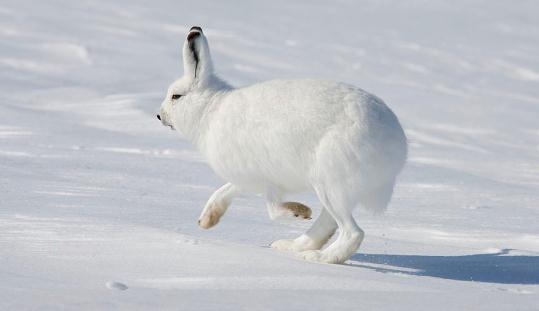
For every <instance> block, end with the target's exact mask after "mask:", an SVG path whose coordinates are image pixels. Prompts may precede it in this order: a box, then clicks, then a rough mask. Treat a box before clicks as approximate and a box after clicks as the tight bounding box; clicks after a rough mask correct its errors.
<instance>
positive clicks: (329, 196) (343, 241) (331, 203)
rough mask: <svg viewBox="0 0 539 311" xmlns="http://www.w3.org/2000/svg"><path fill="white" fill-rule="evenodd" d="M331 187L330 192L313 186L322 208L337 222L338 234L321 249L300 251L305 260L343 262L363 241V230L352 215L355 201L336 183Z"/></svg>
mask: <svg viewBox="0 0 539 311" xmlns="http://www.w3.org/2000/svg"><path fill="white" fill-rule="evenodd" d="M332 188H333V190H334V191H333V192H331V193H328V192H326V189H319V188H315V190H316V193H317V195H318V197H319V199H320V201H321V202H322V204H323V205H324V208H325V209H327V211H328V213H329V214H330V215H331V216H332V217H333V219H334V220H335V222H336V223H337V226H338V228H339V235H338V237H337V240H335V242H333V243H331V245H329V246H328V247H327V248H326V249H324V250H322V251H318V250H311V251H305V252H302V253H301V254H300V257H302V258H303V259H305V260H309V261H316V262H324V263H343V262H345V261H346V260H347V259H348V258H350V257H351V256H352V255H353V254H354V253H355V252H356V251H357V249H358V248H359V246H360V245H361V242H362V241H363V236H364V233H363V230H361V229H360V228H359V227H358V225H357V224H356V222H355V221H354V218H353V216H352V208H353V207H354V206H355V205H357V202H353V201H354V200H353V199H351V198H350V197H349V196H347V195H346V193H345V191H344V189H343V190H339V187H338V186H337V185H333V187H332Z"/></svg>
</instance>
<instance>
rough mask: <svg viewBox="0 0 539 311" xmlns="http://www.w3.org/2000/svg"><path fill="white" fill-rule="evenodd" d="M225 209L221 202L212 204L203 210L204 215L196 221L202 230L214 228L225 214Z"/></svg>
mask: <svg viewBox="0 0 539 311" xmlns="http://www.w3.org/2000/svg"><path fill="white" fill-rule="evenodd" d="M226 208H227V206H226V205H225V204H224V203H223V202H214V203H212V204H211V205H210V206H209V207H208V208H206V209H204V213H203V214H202V216H200V219H199V220H198V225H199V226H200V227H201V228H204V229H209V228H211V227H213V226H215V225H216V224H217V223H218V222H219V219H221V216H223V214H224V213H225V211H226Z"/></svg>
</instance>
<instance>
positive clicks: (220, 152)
mask: <svg viewBox="0 0 539 311" xmlns="http://www.w3.org/2000/svg"><path fill="white" fill-rule="evenodd" d="M190 37H191V40H186V42H185V44H184V48H183V56H184V70H185V73H184V76H183V77H182V78H181V79H179V80H177V81H176V82H174V83H173V84H172V85H171V86H170V88H169V90H168V93H167V96H166V98H165V100H164V101H163V103H162V106H161V110H160V117H161V121H162V122H163V124H164V125H168V126H171V127H173V128H175V129H178V130H179V131H181V132H182V133H183V134H184V135H185V136H186V137H187V138H188V139H189V140H191V141H192V143H193V144H194V145H196V147H198V149H199V150H200V151H201V152H202V153H203V154H204V155H205V156H206V158H207V160H208V162H209V164H210V165H211V167H212V168H213V169H214V170H215V172H216V173H217V174H218V175H219V176H221V177H222V178H223V179H224V180H227V181H228V182H229V184H227V185H225V186H223V187H222V188H221V189H219V190H218V191H216V193H215V194H214V195H212V197H211V198H210V200H209V201H208V204H207V205H206V208H205V209H204V211H203V212H202V214H201V220H204V219H205V217H209V214H210V213H211V211H212V206H220V210H219V211H218V212H214V214H213V217H215V214H216V213H217V214H219V213H220V214H219V215H222V213H224V211H225V210H226V206H228V205H229V203H230V202H231V200H232V197H234V196H235V195H237V194H238V193H239V192H240V189H241V191H242V192H254V193H266V197H267V198H268V208H269V209H270V214H274V213H275V211H271V209H272V208H275V206H278V205H279V203H280V202H281V198H282V196H283V195H285V194H287V193H294V192H299V191H304V190H313V191H315V192H316V194H317V196H318V198H319V199H320V201H321V203H322V205H323V207H324V209H323V211H322V213H321V215H320V216H319V218H318V219H317V220H316V222H315V223H314V225H313V227H312V228H311V229H309V230H308V231H307V232H306V233H305V234H303V235H302V236H300V237H298V238H297V239H295V240H280V241H276V242H274V243H273V244H272V246H273V247H275V248H278V249H290V250H295V251H304V252H303V253H301V257H303V258H305V259H308V260H314V261H320V262H329V263H342V262H344V261H345V260H347V259H348V258H349V257H350V256H351V255H353V254H354V253H355V251H356V250H357V249H358V248H359V245H360V244H361V241H362V240H363V231H362V230H361V229H360V228H359V227H358V226H357V224H356V222H355V221H354V219H353V217H352V210H353V208H355V207H356V206H360V207H362V208H365V209H367V210H371V211H373V212H383V211H384V210H385V208H386V206H387V204H388V202H389V200H390V198H391V194H392V192H393V186H394V184H395V178H396V176H397V175H398V174H399V172H400V171H401V169H402V167H403V165H404V163H405V160H406V154H407V143H406V137H405V135H404V132H403V130H402V128H401V125H400V124H399V121H398V119H397V117H396V116H395V115H394V114H393V112H392V111H391V110H390V109H389V108H388V107H387V106H386V105H385V103H384V102H383V101H382V100H381V99H379V98H378V97H376V96H374V95H372V94H369V93H367V92H365V91H363V90H361V89H359V88H357V87H354V86H351V85H348V84H344V83H337V82H330V81H318V80H273V81H268V82H263V83H258V84H254V85H251V86H248V87H244V88H238V89H234V88H232V87H230V86H229V85H228V84H226V83H225V82H223V81H222V80H220V79H219V78H217V77H216V76H215V75H214V73H213V69H212V68H213V66H212V63H211V57H210V50H209V46H208V42H207V39H206V37H205V36H204V34H203V33H202V31H200V30H198V29H196V28H193V29H192V30H191V31H190ZM174 94H177V95H183V96H182V97H181V98H179V99H176V100H172V95H174ZM223 206H225V207H224V208H223ZM221 211H222V212H221ZM337 227H338V229H339V235H338V238H337V239H336V241H335V242H334V243H332V244H331V245H330V246H328V247H327V248H326V249H325V250H322V251H319V249H320V248H321V247H322V246H323V245H324V243H326V242H327V240H328V239H329V238H330V237H331V235H332V234H333V232H334V231H335V229H336V228H337Z"/></svg>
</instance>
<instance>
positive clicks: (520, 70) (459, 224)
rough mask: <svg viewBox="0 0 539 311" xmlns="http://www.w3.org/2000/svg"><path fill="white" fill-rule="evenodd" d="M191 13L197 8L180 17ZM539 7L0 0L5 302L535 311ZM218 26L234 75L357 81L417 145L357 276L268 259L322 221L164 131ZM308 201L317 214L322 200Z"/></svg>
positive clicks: (538, 296) (223, 55) (432, 2)
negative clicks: (282, 218)
mask: <svg viewBox="0 0 539 311" xmlns="http://www.w3.org/2000/svg"><path fill="white" fill-rule="evenodd" d="M182 2H183V3H182ZM538 15H539V3H538V2H537V1H530V0H523V1H518V2H511V1H480V0H471V1H464V0H459V1H440V0H429V1H396V0H395V1H374V0H373V1H361V2H359V1H352V0H349V1H348V0H338V1H327V2H324V1H306V0H305V1H284V0H275V1H273V0H272V1H239V0H234V1H177V0H174V1H173V0H159V1H139V0H134V1H90V0H87V1H68V0H55V1H53V0H50V1H29V0H2V2H1V3H0V40H1V41H0V42H1V43H0V190H1V196H0V200H1V202H0V309H1V310H23V309H39V310H51V309H128V310H137V309H141V310H142V309H149V310H156V309H160V310H170V309H174V310H178V309H179V310H191V309H193V310H216V309H219V310H271V309H279V310H328V309H331V310H361V309H366V310H403V309H404V310H407V309H410V310H538V309H539V224H538V220H539V203H538V202H539V122H538V121H537V120H538V119H539V58H538V57H537V55H539V22H538V19H537V16H538ZM192 25H200V26H202V27H203V28H204V31H205V33H206V34H207V36H208V38H209V40H210V45H211V48H212V52H213V56H214V61H215V65H216V68H217V70H218V72H219V73H220V74H221V76H222V77H224V78H225V79H227V80H228V81H230V82H231V83H233V84H234V85H237V86H241V85H247V84H250V83H254V82H257V81H262V80H266V79H271V78H300V77H301V78H321V79H331V80H338V81H345V82H349V83H352V84H355V85H357V86H359V87H361V88H364V89H366V90H368V91H370V92H373V93H374V94H376V95H378V96H380V97H382V98H383V99H384V100H385V101H386V102H387V103H388V104H389V105H390V106H391V107H392V108H393V110H394V111H395V112H396V113H397V115H398V116H399V117H400V119H401V122H402V124H403V126H404V128H405V130H406V133H407V135H408V137H409V138H410V141H411V144H410V159H409V161H408V164H407V166H406V168H405V170H404V172H403V174H402V175H401V177H400V180H399V183H398V186H397V188H396V192H395V195H394V198H393V201H392V204H391V206H390V208H389V211H388V213H387V214H386V215H385V216H383V217H375V216H370V215H363V214H358V215H357V219H358V222H359V224H360V226H361V227H362V228H363V229H364V230H365V231H366V238H365V241H364V243H363V245H362V247H361V249H360V251H359V253H357V254H356V255H354V256H353V257H352V259H351V260H349V261H348V262H347V264H345V265H324V264H315V263H308V262H303V261H301V260H299V259H296V258H295V257H294V255H293V254H290V253H284V252H278V251H276V250H272V249H269V248H268V247H267V245H268V244H269V243H270V242H271V241H273V240H276V239H281V238H292V237H295V236H297V235H299V234H300V233H302V232H303V231H304V230H305V229H306V228H308V226H309V225H310V224H311V223H312V221H292V220H291V221H289V222H285V223H275V222H271V221H270V220H269V219H268V217H267V214H266V210H265V207H264V204H263V203H264V202H263V200H262V198H260V197H257V196H244V197H242V198H240V199H238V200H236V201H235V202H234V205H233V206H232V207H231V208H230V209H229V212H228V213H227V215H226V216H225V217H224V218H223V219H222V221H221V223H220V224H219V225H218V226H217V227H216V228H213V229H211V230H209V231H204V230H202V229H199V228H198V227H197V218H198V215H199V213H200V210H201V208H202V207H203V206H204V203H205V202H206V199H207V198H208V197H209V196H210V194H211V193H212V191H213V190H214V189H216V188H217V187H218V186H220V185H221V184H222V183H223V181H221V180H219V179H218V178H217V177H216V176H215V175H214V174H213V173H212V172H211V170H210V169H209V167H208V166H207V165H206V164H205V162H204V159H203V158H201V156H200V155H199V154H198V153H197V152H196V151H195V150H193V149H192V148H191V147H190V146H189V144H188V143H187V142H185V141H183V140H181V139H179V138H178V137H177V134H176V133H175V132H172V131H169V130H167V129H166V128H164V127H163V126H161V124H160V123H159V122H158V121H157V120H156V119H155V113H156V112H157V110H158V108H159V105H160V103H161V100H162V96H164V94H165V90H166V87H167V86H168V84H169V83H170V82H172V81H173V79H175V78H176V77H179V76H180V75H181V74H182V68H181V58H180V57H181V55H180V47H181V44H182V42H183V40H184V37H185V34H186V32H187V30H188V29H189V28H190V27H191V26H192ZM290 199H294V200H301V201H302V202H305V203H307V204H309V205H310V206H312V207H313V209H314V212H315V214H317V213H319V211H320V208H319V203H318V202H317V201H316V200H315V197H314V196H313V195H312V194H302V195H298V196H294V197H292V198H290Z"/></svg>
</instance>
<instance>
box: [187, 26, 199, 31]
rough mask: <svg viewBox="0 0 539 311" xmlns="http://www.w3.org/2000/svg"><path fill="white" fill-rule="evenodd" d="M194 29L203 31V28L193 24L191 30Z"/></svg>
mask: <svg viewBox="0 0 539 311" xmlns="http://www.w3.org/2000/svg"><path fill="white" fill-rule="evenodd" d="M193 30H198V31H200V32H202V28H200V27H198V26H193V27H191V29H189V31H193Z"/></svg>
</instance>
